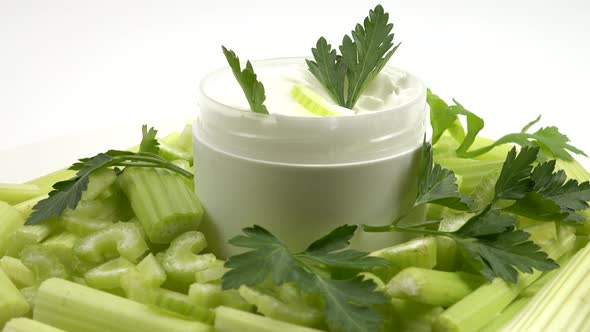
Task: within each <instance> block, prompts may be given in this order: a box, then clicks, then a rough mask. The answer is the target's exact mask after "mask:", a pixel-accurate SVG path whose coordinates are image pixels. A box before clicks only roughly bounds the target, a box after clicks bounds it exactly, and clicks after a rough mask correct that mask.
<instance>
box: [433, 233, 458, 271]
mask: <svg viewBox="0 0 590 332" xmlns="http://www.w3.org/2000/svg"><path fill="white" fill-rule="evenodd" d="M434 238H435V239H436V266H435V269H437V270H440V271H455V270H456V268H457V266H458V265H459V260H460V257H461V254H460V252H459V250H458V249H457V242H455V240H453V239H451V238H449V237H447V236H435V237H434Z"/></svg>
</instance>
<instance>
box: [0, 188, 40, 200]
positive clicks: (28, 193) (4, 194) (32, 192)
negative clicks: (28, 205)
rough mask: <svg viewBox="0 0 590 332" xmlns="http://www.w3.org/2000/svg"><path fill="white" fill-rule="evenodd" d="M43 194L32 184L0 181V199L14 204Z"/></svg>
mask: <svg viewBox="0 0 590 332" xmlns="http://www.w3.org/2000/svg"><path fill="white" fill-rule="evenodd" d="M41 194H43V192H42V191H41V188H39V187H38V186H36V185H34V184H16V183H0V201H4V202H6V203H8V204H11V205H15V204H18V203H21V202H24V201H26V200H29V199H31V198H34V197H37V196H40V195H41Z"/></svg>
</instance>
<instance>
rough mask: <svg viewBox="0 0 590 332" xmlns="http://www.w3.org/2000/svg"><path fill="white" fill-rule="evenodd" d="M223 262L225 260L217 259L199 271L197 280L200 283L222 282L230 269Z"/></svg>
mask: <svg viewBox="0 0 590 332" xmlns="http://www.w3.org/2000/svg"><path fill="white" fill-rule="evenodd" d="M223 264H224V261H221V260H217V261H215V263H213V264H211V266H210V267H208V268H206V269H204V270H200V271H197V272H196V273H195V281H196V282H199V283H220V282H221V278H222V277H223V275H224V274H225V273H226V272H227V271H229V269H228V268H226V267H225V266H223Z"/></svg>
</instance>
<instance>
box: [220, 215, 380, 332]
mask: <svg viewBox="0 0 590 332" xmlns="http://www.w3.org/2000/svg"><path fill="white" fill-rule="evenodd" d="M356 229H357V226H349V225H343V226H340V227H338V228H336V229H335V230H333V231H332V232H330V233H329V234H328V235H326V236H324V237H322V238H320V239H319V240H317V241H315V242H313V243H312V244H311V245H310V246H309V247H308V248H307V249H306V250H304V251H303V252H300V253H292V252H291V251H290V250H289V249H288V248H287V246H286V245H285V244H284V243H283V242H282V241H280V240H279V239H278V238H276V237H275V236H274V235H273V234H272V233H270V232H269V231H267V230H266V229H264V228H262V227H260V226H256V225H255V226H253V227H248V228H245V229H244V230H243V232H244V234H245V235H239V236H236V237H234V238H233V239H231V240H230V243H231V244H233V245H235V246H238V247H243V248H250V249H253V250H251V251H248V252H245V253H242V254H238V255H235V256H232V257H230V258H229V259H228V260H227V262H226V264H225V266H226V267H228V268H230V270H229V271H228V272H226V273H225V274H224V276H223V288H224V289H230V288H238V287H240V285H243V284H245V285H247V286H254V285H258V284H261V283H263V282H264V281H265V280H268V279H269V278H270V280H272V281H273V283H275V284H276V285H282V284H284V283H288V282H294V283H295V284H296V285H297V286H299V287H300V288H301V289H302V290H305V291H306V292H308V293H315V294H319V295H320V296H321V297H322V298H323V299H324V304H325V307H324V312H325V314H326V318H327V322H328V325H329V326H330V329H331V330H335V331H346V332H356V331H375V330H377V329H378V328H379V326H380V325H381V324H382V321H383V318H382V317H381V316H380V315H379V314H378V313H377V312H376V311H375V310H374V309H372V308H371V306H372V305H377V304H383V303H387V297H386V296H385V295H384V294H383V293H380V292H377V291H376V285H375V284H374V283H373V282H371V281H367V280H363V279H362V278H360V277H351V278H348V279H337V278H335V277H334V275H335V273H334V272H335V271H338V270H341V269H354V270H357V271H359V272H360V271H362V270H363V269H368V268H371V267H374V266H388V265H389V264H390V263H389V262H388V261H386V260H384V259H381V258H377V257H369V256H367V253H363V252H360V251H356V250H350V249H348V250H343V249H345V248H346V247H347V246H348V245H349V242H350V239H351V238H352V236H353V235H354V232H355V231H356Z"/></svg>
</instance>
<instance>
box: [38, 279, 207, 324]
mask: <svg viewBox="0 0 590 332" xmlns="http://www.w3.org/2000/svg"><path fill="white" fill-rule="evenodd" d="M33 317H34V319H35V320H38V321H40V322H43V323H45V324H49V325H53V326H55V327H58V328H61V329H64V330H66V331H84V332H103V331H109V332H136V331H142V332H161V331H167V332H211V331H212V328H211V327H210V326H208V325H206V324H203V323H200V322H195V321H187V320H183V319H180V318H177V317H173V316H169V315H166V314H164V313H162V312H161V311H158V310H154V309H151V308H149V307H148V306H146V305H144V304H141V303H137V302H134V301H131V300H128V299H125V298H122V297H119V296H116V295H112V294H109V293H105V292H102V291H99V290H95V289H92V288H89V287H86V286H82V285H78V284H76V283H73V282H70V281H66V280H61V279H49V280H47V281H45V282H44V283H43V284H41V287H39V293H38V295H37V300H36V305H35V310H34V312H33Z"/></svg>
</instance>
